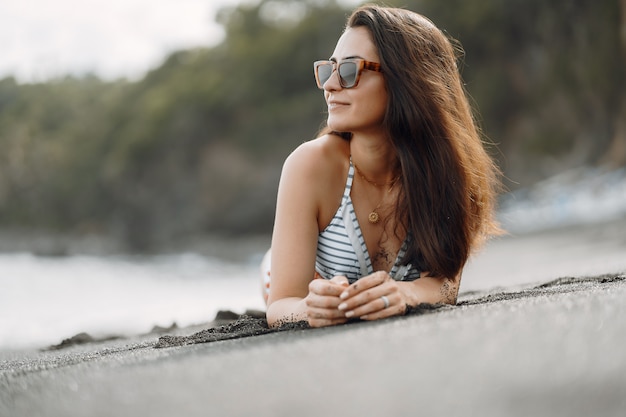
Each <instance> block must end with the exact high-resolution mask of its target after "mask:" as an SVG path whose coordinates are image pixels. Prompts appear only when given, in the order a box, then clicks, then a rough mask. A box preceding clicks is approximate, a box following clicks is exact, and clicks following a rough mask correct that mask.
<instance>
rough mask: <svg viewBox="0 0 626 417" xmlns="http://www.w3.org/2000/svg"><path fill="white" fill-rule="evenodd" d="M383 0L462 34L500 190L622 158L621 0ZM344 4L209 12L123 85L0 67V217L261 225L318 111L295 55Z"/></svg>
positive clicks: (186, 229)
mask: <svg viewBox="0 0 626 417" xmlns="http://www.w3.org/2000/svg"><path fill="white" fill-rule="evenodd" d="M620 2H621V4H622V9H620ZM387 3H388V4H392V5H394V4H397V5H401V6H406V7H407V8H410V9H412V10H415V11H418V12H421V13H423V14H425V15H426V16H428V17H430V18H431V19H432V20H433V21H434V22H435V23H436V24H437V25H438V26H439V27H440V28H442V29H444V30H445V31H446V32H447V33H448V34H449V35H450V36H452V37H454V38H456V39H459V40H460V41H461V43H462V44H463V46H464V49H465V55H464V57H463V58H462V59H463V65H462V68H463V76H464V79H465V81H466V83H467V89H468V91H469V93H470V94H471V96H472V97H473V99H474V101H475V102H476V105H477V110H478V112H479V113H478V116H479V119H480V120H481V124H482V126H483V128H484V131H485V134H486V136H487V138H488V140H490V141H493V142H494V143H496V144H497V145H498V150H499V153H497V154H495V155H494V156H495V157H496V158H497V159H498V160H499V162H500V164H501V166H502V167H503V169H504V171H505V174H506V176H507V177H508V178H509V179H510V180H511V181H512V183H511V184H507V185H508V186H509V187H510V188H514V187H515V186H517V185H516V184H520V185H527V184H530V183H532V182H533V181H536V180H538V179H541V178H542V177H544V176H548V175H551V174H554V173H556V172H558V171H560V170H562V169H566V168H569V167H572V166H576V165H580V164H600V163H611V164H614V165H623V164H625V163H626V126H625V123H624V120H626V92H625V91H626V86H625V83H626V81H625V74H626V39H624V38H623V36H624V35H623V33H626V32H625V29H624V27H625V26H626V25H625V22H624V17H623V16H624V13H626V11H624V4H623V3H626V2H625V1H623V0H579V1H569V0H559V1H554V2H543V1H540V0H506V1H505V0H448V1H445V2H441V1H437V0H421V1H402V2H400V1H387ZM348 13H349V11H347V10H344V9H342V8H341V7H340V6H339V5H338V4H337V3H336V2H335V1H334V0H309V1H293V0H262V1H260V2H259V3H258V4H257V5H253V6H250V5H248V6H241V7H238V8H231V9H225V10H222V11H221V13H220V14H219V21H220V23H222V24H223V25H224V27H225V29H226V33H227V36H226V39H225V41H224V42H223V43H222V44H220V45H218V46H217V47H214V48H211V49H194V50H186V51H179V52H177V53H174V54H172V55H171V56H170V57H169V58H168V59H167V60H166V61H165V62H164V63H163V65H161V66H160V67H158V68H156V69H154V70H153V71H151V72H150V73H148V74H147V75H146V76H145V77H144V79H142V80H141V81H138V82H128V81H124V80H119V81H116V82H103V81H101V80H99V79H97V78H95V77H93V76H88V77H84V78H73V77H68V78H65V79H58V80H53V81H50V82H47V83H42V84H18V83H16V81H15V80H14V79H12V78H7V79H4V80H0V227H4V228H7V227H11V228H15V227H18V228H27V229H47V230H56V231H63V232H74V233H102V234H107V235H114V236H116V237H119V238H120V239H123V240H125V241H126V242H127V243H128V244H129V248H132V249H137V250H147V249H150V248H152V247H155V246H159V245H166V244H167V243H168V242H171V241H172V240H174V239H178V238H183V237H185V236H191V235H198V234H208V233H230V234H250V233H265V232H268V231H269V230H270V229H271V225H272V220H273V209H274V200H275V193H276V187H277V182H278V177H279V174H280V168H281V164H282V161H283V160H284V158H285V157H286V155H287V154H288V153H289V152H290V151H291V150H292V149H293V148H295V147H296V146H297V145H298V144H299V143H301V142H303V141H306V140H309V139H311V138H313V137H314V136H315V134H316V132H317V131H318V129H319V128H320V126H321V124H322V122H323V120H324V104H323V98H322V94H321V92H319V90H317V89H316V87H315V85H314V80H313V74H312V62H313V61H314V60H315V59H319V58H325V57H328V56H329V55H330V54H331V52H332V50H333V48H334V45H335V42H336V40H337V38H338V36H339V35H340V33H341V31H342V29H343V25H344V23H345V18H346V16H347V14H348ZM620 31H621V32H620ZM620 33H622V35H621V36H622V38H620Z"/></svg>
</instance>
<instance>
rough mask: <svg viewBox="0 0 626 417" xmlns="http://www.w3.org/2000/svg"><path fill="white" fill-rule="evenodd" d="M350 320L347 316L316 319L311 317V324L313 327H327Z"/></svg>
mask: <svg viewBox="0 0 626 417" xmlns="http://www.w3.org/2000/svg"><path fill="white" fill-rule="evenodd" d="M347 321H348V319H347V318H345V317H344V318H340V319H314V318H310V317H309V320H308V322H309V326H311V327H327V326H336V325H338V324H343V323H346V322H347Z"/></svg>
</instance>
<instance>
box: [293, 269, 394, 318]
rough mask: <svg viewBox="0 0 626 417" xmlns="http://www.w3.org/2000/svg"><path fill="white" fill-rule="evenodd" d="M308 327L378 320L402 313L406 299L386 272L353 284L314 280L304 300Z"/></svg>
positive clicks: (340, 278) (343, 280)
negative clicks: (354, 319)
mask: <svg viewBox="0 0 626 417" xmlns="http://www.w3.org/2000/svg"><path fill="white" fill-rule="evenodd" d="M305 302H306V313H307V319H308V322H309V325H310V326H311V327H324V326H333V325H336V324H342V323H345V322H347V321H348V320H349V319H353V318H359V319H361V320H378V319H382V318H385V317H391V316H398V315H402V314H405V312H406V302H405V297H404V295H403V294H402V292H401V291H400V288H399V286H398V283H397V282H396V281H395V280H393V279H392V278H391V277H390V276H389V274H388V273H387V272H384V271H378V272H375V273H373V274H371V275H368V276H365V277H362V278H360V279H359V280H358V281H356V282H355V283H353V284H351V285H350V284H349V283H348V279H347V278H346V277H345V276H336V277H334V278H332V279H331V280H326V279H314V280H313V281H311V283H310V284H309V294H308V295H307V297H306V298H305Z"/></svg>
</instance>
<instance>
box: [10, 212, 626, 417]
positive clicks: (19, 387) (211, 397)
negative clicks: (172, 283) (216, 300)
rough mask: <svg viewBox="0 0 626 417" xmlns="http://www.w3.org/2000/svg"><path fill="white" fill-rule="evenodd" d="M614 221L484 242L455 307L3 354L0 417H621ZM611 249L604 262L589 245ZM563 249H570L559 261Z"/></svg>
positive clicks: (624, 376) (625, 366)
mask: <svg viewBox="0 0 626 417" xmlns="http://www.w3.org/2000/svg"><path fill="white" fill-rule="evenodd" d="M622 225H623V223H618V224H617V225H616V224H613V225H609V226H607V227H606V228H605V229H606V230H604V231H603V232H600V231H599V230H598V228H592V229H589V230H582V231H581V230H578V231H567V232H563V233H561V234H560V235H559V234H558V233H555V232H552V233H548V234H546V235H545V236H539V237H535V238H534V240H532V239H531V237H528V238H527V239H529V240H528V241H527V243H526V246H524V247H525V250H526V252H522V253H519V252H516V251H517V250H518V249H519V247H521V246H523V245H521V243H520V241H522V240H523V239H524V238H523V237H517V238H510V240H504V241H502V242H500V243H499V244H496V245H495V246H493V247H491V248H487V251H488V254H487V255H486V258H488V259H486V258H477V259H476V260H475V261H474V264H473V265H470V266H469V268H468V273H467V275H466V276H465V277H464V279H470V280H471V282H470V283H468V284H467V285H466V286H465V290H463V287H462V290H463V293H462V294H461V296H460V298H459V303H458V305H456V306H453V307H452V306H443V307H437V306H434V307H433V306H424V308H418V309H415V310H414V311H412V312H411V313H412V314H409V315H407V316H404V317H398V318H393V319H388V320H383V321H379V322H373V323H366V322H354V323H350V324H346V325H342V326H337V327H333V328H325V329H309V328H307V327H306V326H305V325H302V324H296V325H293V326H290V327H288V328H284V329H281V331H270V330H269V329H268V328H267V326H266V323H265V321H264V319H263V318H262V316H255V317H239V318H238V317H234V316H233V317H230V318H229V317H224V321H222V322H220V323H213V325H205V326H198V327H194V328H186V329H160V331H161V333H159V334H156V333H153V334H148V335H142V336H137V337H134V338H130V339H113V340H107V341H100V342H91V343H85V344H68V345H67V347H66V346H62V348H61V349H55V350H43V351H18V352H6V351H5V352H0V416H3V417H5V416H6V417H9V416H33V417H35V416H137V415H150V416H169V415H185V416H239V415H242V416H243V415H246V416H248V415H254V416H294V415H297V416H323V415H343V416H366V415H373V416H390V415H432V414H436V415H444V414H445V415H449V416H450V415H452V416H455V415H463V416H472V415H477V416H478V415H480V416H529V415H532V416H537V415H540V416H568V417H571V416H589V415H594V416H623V415H624V410H626V349H625V348H624V343H625V341H626V307H625V303H624V300H626V274H625V273H624V272H625V271H626V268H624V269H619V270H615V269H614V268H615V267H618V268H621V267H620V265H623V262H625V260H626V257H620V254H626V250H624V248H626V245H624V242H625V241H624V238H623V236H624V235H623V231H624V229H621V230H620V229H619V228H618V226H620V227H621V226H622ZM559 236H560V237H559ZM594 236H596V238H594ZM575 237H581V238H582V239H583V240H584V239H586V240H587V242H590V241H591V242H599V243H598V244H595V243H594V244H591V245H590V246H589V248H588V249H587V250H586V251H584V252H585V254H586V263H585V264H586V265H588V266H589V267H590V268H591V269H592V270H602V269H603V268H604V269H605V271H604V273H602V274H595V275H586V274H585V273H584V272H582V271H581V269H580V268H581V266H579V265H577V264H576V262H575V261H576V258H579V257H580V256H581V255H580V254H579V251H578V249H575V248H576V247H577V246H576V245H577V244H576V242H574V240H575ZM593 239H597V240H595V241H594V240H593ZM620 239H621V240H620ZM606 241H610V245H607V246H603V245H601V244H600V243H602V242H606ZM542 242H543V243H542ZM520 245H521V246H520ZM529 245H530V246H529ZM533 245H534V246H533ZM542 245H543V246H542ZM533 247H535V249H532V248H533ZM546 247H553V252H554V254H553V256H552V259H553V263H550V262H548V261H546V263H545V264H541V263H540V262H538V261H537V259H540V257H539V258H537V257H535V258H533V257H532V256H531V255H532V253H535V254H536V255H537V256H539V255H542V254H544V252H545V250H546V249H545V248H546ZM507 248H508V249H507ZM533 250H534V251H535V252H533ZM622 250H624V251H622ZM581 251H582V250H581ZM594 251H595V252H594ZM609 251H613V252H611V256H610V262H606V259H608V258H606V257H603V256H595V255H597V254H603V253H604V254H606V253H607V252H609ZM560 252H571V254H572V256H571V257H570V259H569V260H568V262H567V263H564V261H563V260H562V259H561V258H559V257H560V256H561V255H560V254H559V253H560ZM504 254H508V256H509V258H510V259H511V263H512V264H513V266H511V267H510V269H508V275H510V277H511V278H510V280H508V281H507V280H506V279H505V277H503V276H502V275H498V276H497V277H494V276H492V275H490V274H506V273H507V269H506V268H505V265H506V262H505V261H504V260H501V261H502V263H501V264H497V265H496V262H495V260H497V259H499V258H500V257H502V256H504ZM515 255H519V256H522V255H523V258H524V259H526V260H527V261H528V262H530V263H533V262H534V263H535V264H532V265H526V266H525V267H523V265H525V262H522V261H520V260H519V259H518V258H516V257H515ZM533 256H534V255H533ZM544 256H545V258H546V259H549V258H550V254H549V253H548V254H544ZM489 257H491V258H489ZM489 259H491V261H489ZM557 262H561V265H560V266H561V268H560V269H559V268H558V267H559V265H557V264H556V263H557ZM581 265H582V263H581ZM479 266H481V268H478V267H479ZM569 268H571V270H570V269H569ZM594 268H595V269H594ZM485 270H487V272H486V273H484V272H483V273H481V272H482V271H485ZM553 270H556V271H563V273H562V274H558V273H554V272H553ZM572 270H573V271H574V272H575V271H581V273H579V274H576V273H574V274H572V273H571V272H572ZM533 273H534V274H535V275H533ZM468 277H469V278H468ZM480 277H483V281H480V279H481V278H480ZM485 277H488V278H485ZM545 277H550V278H549V279H545ZM494 284H498V285H494ZM237 319H238V320H237Z"/></svg>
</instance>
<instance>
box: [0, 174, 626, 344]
mask: <svg viewBox="0 0 626 417" xmlns="http://www.w3.org/2000/svg"><path fill="white" fill-rule="evenodd" d="M500 217H501V220H502V223H503V224H504V226H505V227H506V228H507V230H508V231H509V232H510V234H509V235H508V236H504V237H501V238H498V239H494V240H492V241H491V242H489V243H488V244H487V245H486V247H485V248H484V249H483V250H482V251H481V252H479V253H477V254H476V255H474V256H473V257H472V258H470V260H469V262H468V264H467V266H466V268H465V270H464V273H463V278H462V282H461V290H460V291H461V293H463V292H464V291H487V290H490V289H494V288H503V287H504V288H513V287H515V286H528V285H535V284H537V283H541V282H545V281H548V280H552V279H556V278H560V277H565V276H576V277H580V276H589V275H599V274H604V273H623V272H626V171H625V170H623V169H622V170H619V171H611V172H599V173H598V172H596V171H591V170H582V171H576V172H570V173H565V174H562V175H560V176H559V177H555V178H554V179H551V180H548V181H545V182H543V183H541V184H538V185H537V186H536V187H534V188H533V189H531V190H522V191H519V192H516V193H513V194H511V195H508V196H506V198H505V200H504V204H503V207H502V209H501V212H500ZM262 255H263V252H260V251H259V252H251V253H248V255H246V256H244V257H240V258H239V259H238V260H226V259H224V258H223V257H210V256H206V255H200V254H198V253H194V252H184V253H176V254H170V255H159V256H94V255H72V256H38V255H35V254H32V253H27V252H22V253H15V252H14V253H0V349H29V348H42V347H46V346H49V345H52V344H57V343H60V342H61V341H62V340H63V339H65V338H68V337H71V336H73V335H75V334H77V333H80V332H87V333H89V334H91V335H92V336H94V337H105V336H107V335H137V334H142V333H147V332H149V331H150V330H151V329H152V327H153V326H161V327H169V326H170V325H172V324H173V323H176V324H177V325H178V326H179V327H184V326H188V325H192V324H199V323H206V322H209V321H211V320H213V318H214V317H215V314H216V313H217V312H218V311H219V310H231V311H234V312H236V313H243V312H244V311H245V310H247V309H256V310H263V309H264V308H265V305H264V302H263V297H262V291H261V273H260V268H259V265H260V262H261V258H262ZM461 296H462V294H461Z"/></svg>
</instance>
